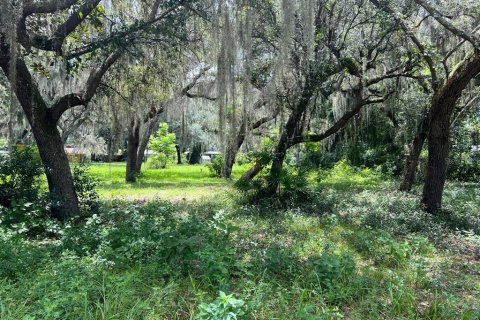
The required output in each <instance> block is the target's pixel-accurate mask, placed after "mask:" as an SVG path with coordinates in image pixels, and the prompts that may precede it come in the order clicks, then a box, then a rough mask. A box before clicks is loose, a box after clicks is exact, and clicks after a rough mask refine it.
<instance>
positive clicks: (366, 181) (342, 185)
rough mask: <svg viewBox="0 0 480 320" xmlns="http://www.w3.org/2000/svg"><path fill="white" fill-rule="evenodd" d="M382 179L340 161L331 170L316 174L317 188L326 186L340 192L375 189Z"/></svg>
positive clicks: (369, 171)
mask: <svg viewBox="0 0 480 320" xmlns="http://www.w3.org/2000/svg"><path fill="white" fill-rule="evenodd" d="M381 181H382V179H381V176H380V175H379V174H378V173H376V172H375V171H373V170H371V169H368V168H365V169H358V168H355V167H352V166H351V165H349V164H348V162H347V161H346V160H341V161H339V162H337V164H335V166H334V167H333V169H331V170H321V171H320V172H319V174H318V182H319V186H328V187H332V188H335V189H340V190H348V189H352V188H353V189H375V188H377V187H378V186H379V185H380V183H381Z"/></svg>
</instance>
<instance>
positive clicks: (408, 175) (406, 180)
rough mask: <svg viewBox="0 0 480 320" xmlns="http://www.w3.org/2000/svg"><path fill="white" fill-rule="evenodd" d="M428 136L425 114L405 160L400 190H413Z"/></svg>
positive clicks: (426, 116)
mask: <svg viewBox="0 0 480 320" xmlns="http://www.w3.org/2000/svg"><path fill="white" fill-rule="evenodd" d="M427 136H428V115H424V117H423V119H422V121H421V122H420V124H419V126H418V129H417V135H416V136H415V138H414V139H413V142H412V145H411V146H410V154H409V155H408V157H407V160H406V162H405V169H404V172H403V178H402V183H401V184H400V188H399V189H400V191H407V192H408V191H411V190H412V186H413V182H414V180H415V175H416V172H417V167H418V163H419V161H420V154H421V153H422V148H423V145H424V143H425V140H426V139H427Z"/></svg>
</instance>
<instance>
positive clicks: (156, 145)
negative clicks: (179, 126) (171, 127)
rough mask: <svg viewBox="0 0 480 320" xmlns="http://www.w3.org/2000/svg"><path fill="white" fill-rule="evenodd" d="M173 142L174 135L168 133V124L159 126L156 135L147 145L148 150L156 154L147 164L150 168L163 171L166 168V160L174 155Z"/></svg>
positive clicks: (174, 139)
mask: <svg viewBox="0 0 480 320" xmlns="http://www.w3.org/2000/svg"><path fill="white" fill-rule="evenodd" d="M175 141H176V136H175V133H168V124H166V123H162V124H160V127H159V128H158V131H157V133H156V134H155V136H154V138H153V139H152V140H151V141H150V143H149V145H148V147H149V149H150V150H152V151H155V152H157V154H156V155H155V156H153V157H152V160H151V161H150V162H149V165H150V167H151V168H154V169H165V168H166V167H167V164H168V160H169V159H171V158H172V157H173V156H174V155H175V153H176V149H175Z"/></svg>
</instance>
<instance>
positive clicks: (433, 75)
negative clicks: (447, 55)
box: [370, 0, 439, 91]
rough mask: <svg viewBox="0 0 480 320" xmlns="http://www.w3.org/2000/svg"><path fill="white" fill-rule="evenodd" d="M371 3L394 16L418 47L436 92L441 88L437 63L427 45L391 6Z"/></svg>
mask: <svg viewBox="0 0 480 320" xmlns="http://www.w3.org/2000/svg"><path fill="white" fill-rule="evenodd" d="M370 2H371V3H372V4H373V5H374V6H375V7H377V8H378V9H380V10H382V11H384V12H385V13H387V14H389V15H390V16H392V17H393V18H394V19H395V21H396V22H397V23H398V24H399V26H400V27H401V28H402V30H403V31H404V32H405V33H406V35H407V36H408V37H409V38H410V39H411V40H412V41H413V43H414V44H415V46H417V48H418V50H419V51H420V53H421V54H422V57H423V59H424V60H425V62H426V63H427V65H428V69H429V70H430V74H431V79H432V87H433V90H434V91H436V90H437V88H438V86H439V83H438V76H437V69H436V68H435V63H434V62H433V58H432V57H431V56H430V55H429V54H428V52H427V49H426V47H425V45H424V44H423V43H422V42H421V41H420V39H418V38H417V36H416V35H415V33H414V32H413V30H412V28H411V27H410V26H409V25H408V24H407V23H406V22H405V21H404V20H403V18H402V17H401V16H400V15H399V14H398V13H396V12H395V11H393V10H392V9H391V8H390V7H389V6H387V5H386V4H384V3H381V2H380V1H378V0H370Z"/></svg>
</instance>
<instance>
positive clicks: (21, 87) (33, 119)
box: [0, 43, 80, 220]
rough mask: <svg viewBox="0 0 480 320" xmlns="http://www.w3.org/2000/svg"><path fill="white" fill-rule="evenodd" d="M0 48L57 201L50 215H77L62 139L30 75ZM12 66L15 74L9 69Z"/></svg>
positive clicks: (20, 62)
mask: <svg viewBox="0 0 480 320" xmlns="http://www.w3.org/2000/svg"><path fill="white" fill-rule="evenodd" d="M0 45H2V48H1V49H2V50H1V52H0V53H1V54H0V67H1V68H2V70H3V71H4V73H5V75H6V76H7V77H9V79H10V82H11V83H12V87H13V90H14V92H15V95H16V96H17V99H18V101H19V102H20V105H21V106H22V109H23V111H24V113H25V115H26V118H27V120H28V122H29V123H30V126H31V128H32V132H33V136H34V138H35V141H36V143H37V146H38V150H39V153H40V158H41V159H42V163H43V165H44V168H45V174H46V176H47V181H48V188H49V191H50V194H51V197H52V198H53V199H54V200H56V201H58V205H56V206H54V207H53V209H52V216H53V217H55V218H57V219H59V220H66V219H67V218H69V217H72V216H75V215H76V214H78V213H79V211H80V209H79V206H78V198H77V195H76V193H75V187H74V182H73V176H72V173H71V171H70V164H69V162H68V158H67V155H66V154H65V150H64V149H63V143H62V138H61V136H60V132H59V131H58V128H57V122H56V119H54V118H53V117H52V115H51V112H50V111H51V110H50V109H49V108H47V105H46V103H45V101H44V100H43V98H42V96H41V94H40V92H39V90H38V88H37V87H36V85H35V84H34V81H33V79H32V76H31V74H30V72H29V70H28V68H27V66H26V64H25V62H24V61H23V60H22V59H21V58H16V61H15V62H14V63H11V61H10V59H11V54H10V52H9V50H8V48H7V47H6V46H3V44H1V43H0ZM13 64H15V71H14V72H11V71H12V70H11V69H10V68H11V66H12V65H13Z"/></svg>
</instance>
